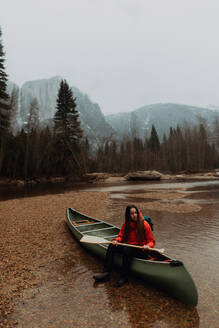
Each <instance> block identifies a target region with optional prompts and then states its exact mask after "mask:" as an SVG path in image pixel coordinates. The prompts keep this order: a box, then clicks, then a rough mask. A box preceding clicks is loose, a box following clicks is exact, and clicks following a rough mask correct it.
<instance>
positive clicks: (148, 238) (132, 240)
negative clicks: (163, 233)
mask: <svg viewBox="0 0 219 328" xmlns="http://www.w3.org/2000/svg"><path fill="white" fill-rule="evenodd" d="M136 225H137V222H134V221H131V222H130V227H131V230H130V233H129V239H128V240H127V241H126V243H127V244H131V245H141V246H143V245H147V246H149V247H154V245H155V239H154V236H153V233H152V230H151V227H150V225H149V224H148V223H147V222H146V221H144V232H145V239H144V240H143V241H142V242H141V243H140V242H139V241H138V240H137V238H136ZM124 228H125V223H123V225H122V227H121V230H120V232H119V235H118V237H117V238H115V240H117V241H118V242H119V243H122V242H123V238H124Z"/></svg>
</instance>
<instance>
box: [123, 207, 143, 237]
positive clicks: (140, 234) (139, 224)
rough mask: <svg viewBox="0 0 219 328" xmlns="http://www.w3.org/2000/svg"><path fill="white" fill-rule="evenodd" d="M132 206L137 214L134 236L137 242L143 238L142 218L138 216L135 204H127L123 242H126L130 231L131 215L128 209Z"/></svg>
mask: <svg viewBox="0 0 219 328" xmlns="http://www.w3.org/2000/svg"><path fill="white" fill-rule="evenodd" d="M132 208H135V209H136V211H137V214H138V217H137V225H136V237H137V241H138V242H142V241H143V240H144V239H145V233H144V219H143V218H142V216H140V213H139V210H138V208H137V207H136V206H135V205H128V206H127V207H126V210H125V227H124V240H123V241H124V242H127V241H128V239H129V232H130V222H131V215H130V211H131V209H132Z"/></svg>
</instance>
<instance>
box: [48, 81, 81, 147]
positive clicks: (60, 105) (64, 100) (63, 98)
mask: <svg viewBox="0 0 219 328" xmlns="http://www.w3.org/2000/svg"><path fill="white" fill-rule="evenodd" d="M75 101H76V99H75V98H73V93H72V90H71V88H70V87H69V85H68V83H67V82H66V81H65V80H62V81H61V83H60V87H59V92H58V97H57V106H56V109H57V111H56V113H55V117H54V121H55V133H56V134H57V135H59V136H60V137H61V138H63V139H64V140H65V141H67V142H69V141H70V142H71V144H74V145H78V143H79V142H80V140H81V138H82V130H81V128H80V121H79V114H78V111H77V110H76V106H77V104H76V102H75Z"/></svg>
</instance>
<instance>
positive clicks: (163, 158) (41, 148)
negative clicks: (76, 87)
mask: <svg viewBox="0 0 219 328" xmlns="http://www.w3.org/2000/svg"><path fill="white" fill-rule="evenodd" d="M1 36H2V34H1V29H0V177H1V178H8V179H23V180H25V181H29V180H37V179H40V178H43V177H45V178H47V179H50V178H52V177H64V178H66V179H67V178H70V177H73V178H79V179H81V178H82V177H83V176H84V175H85V174H86V173H91V172H108V173H119V174H126V173H128V172H130V171H137V170H158V171H161V172H169V173H179V172H200V171H207V170H213V169H215V168H218V167H219V121H218V120H217V119H215V122H214V127H213V128H211V130H209V128H208V125H207V123H206V122H205V121H204V120H202V119H200V123H199V125H197V126H189V125H188V124H185V125H184V126H177V127H172V128H170V130H169V134H168V135H163V137H162V139H161V140H160V138H159V137H158V133H157V131H156V126H154V125H152V127H151V133H150V135H149V136H147V135H145V138H144V139H142V138H139V137H138V135H137V130H138V127H137V126H133V128H132V131H131V133H129V134H127V135H126V136H124V137H123V139H122V140H121V139H118V138H116V137H115V136H114V137H113V136H112V137H110V138H105V139H102V140H101V141H100V142H99V144H97V145H96V146H95V147H93V145H92V147H91V145H90V144H89V140H88V139H87V138H86V136H85V135H84V133H83V131H82V129H81V126H80V117H79V113H78V111H77V105H76V98H74V95H73V92H72V90H71V88H70V87H69V85H68V83H67V81H66V80H62V81H61V83H60V86H59V91H58V94H57V99H56V112H55V115H54V118H53V125H52V126H42V125H41V124H40V119H39V105H38V102H37V99H36V98H34V99H32V101H31V103H30V107H29V114H28V117H27V121H26V122H25V123H24V124H23V125H22V126H21V127H19V128H18V127H17V114H18V113H17V107H18V106H17V102H18V90H17V89H16V87H15V88H14V89H13V91H12V93H11V94H10V95H9V94H8V93H7V81H8V76H7V72H6V71H5V65H4V61H5V53H4V48H3V43H2V39H1Z"/></svg>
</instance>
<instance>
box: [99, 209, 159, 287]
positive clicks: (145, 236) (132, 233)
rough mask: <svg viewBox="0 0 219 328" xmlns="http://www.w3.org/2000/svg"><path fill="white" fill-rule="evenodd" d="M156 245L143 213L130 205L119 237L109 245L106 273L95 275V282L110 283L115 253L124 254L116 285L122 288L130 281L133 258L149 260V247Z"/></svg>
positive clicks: (105, 264) (105, 265)
mask: <svg viewBox="0 0 219 328" xmlns="http://www.w3.org/2000/svg"><path fill="white" fill-rule="evenodd" d="M118 243H126V244H130V245H140V246H142V248H134V247H130V246H121V245H118ZM154 245H155V239H154V236H153V233H152V231H151V227H150V225H149V224H148V223H147V222H146V221H145V220H144V218H143V216H142V214H141V212H140V211H139V210H138V209H137V207H136V206H135V205H129V206H127V207H126V211H125V222H124V223H123V225H122V227H121V230H120V232H119V235H118V237H117V238H115V239H114V240H112V243H111V244H110V245H109V247H108V249H107V252H106V257H105V262H104V272H103V273H102V274H98V275H95V276H94V277H93V278H94V279H95V281H97V282H100V281H108V280H109V279H110V272H111V270H112V267H113V256H114V253H116V252H119V253H122V269H121V277H120V279H119V280H118V281H117V283H116V284H115V287H121V286H123V285H124V284H125V283H126V282H127V281H128V273H129V268H130V263H131V260H132V258H133V257H140V258H147V249H148V247H150V248H152V247H154Z"/></svg>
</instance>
